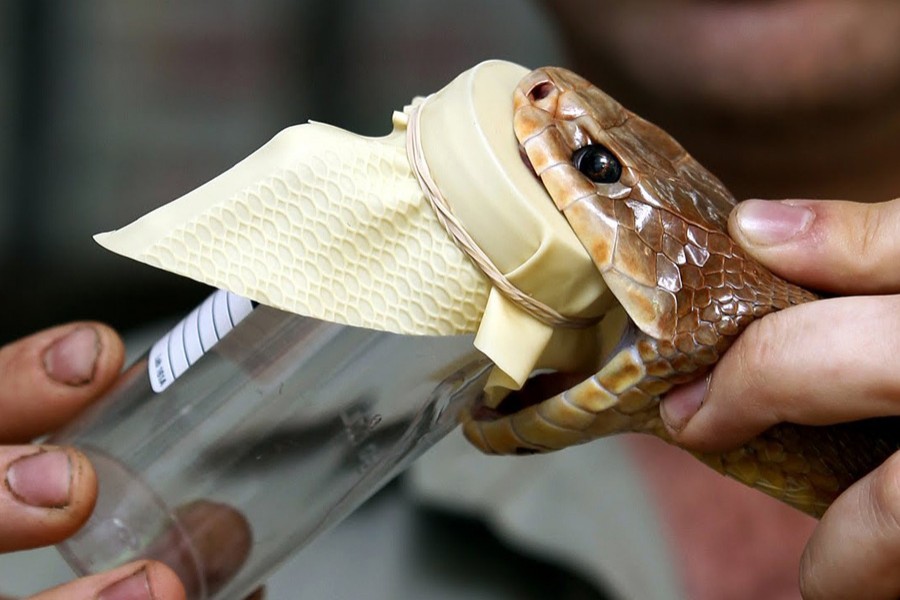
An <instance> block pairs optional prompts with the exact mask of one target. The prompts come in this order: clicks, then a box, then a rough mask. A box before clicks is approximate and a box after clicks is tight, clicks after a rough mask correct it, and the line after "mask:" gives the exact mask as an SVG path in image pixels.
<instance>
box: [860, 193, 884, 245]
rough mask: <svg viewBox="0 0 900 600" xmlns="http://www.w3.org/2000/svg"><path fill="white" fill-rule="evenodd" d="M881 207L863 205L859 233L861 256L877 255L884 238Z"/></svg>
mask: <svg viewBox="0 0 900 600" xmlns="http://www.w3.org/2000/svg"><path fill="white" fill-rule="evenodd" d="M880 208H881V207H879V206H876V205H866V204H863V205H861V210H862V215H861V220H862V223H861V227H859V228H858V229H857V230H856V231H857V236H858V237H857V244H856V245H857V248H858V250H859V253H860V255H861V256H872V255H873V254H875V255H877V254H876V253H877V252H878V250H879V248H880V246H881V243H882V241H883V238H882V224H883V222H884V220H883V218H882V211H881V210H880Z"/></svg>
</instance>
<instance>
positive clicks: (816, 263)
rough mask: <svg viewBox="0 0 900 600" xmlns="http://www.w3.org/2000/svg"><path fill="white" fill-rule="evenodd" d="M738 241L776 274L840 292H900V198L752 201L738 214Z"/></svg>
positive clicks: (733, 228) (733, 220)
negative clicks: (869, 201) (870, 201)
mask: <svg viewBox="0 0 900 600" xmlns="http://www.w3.org/2000/svg"><path fill="white" fill-rule="evenodd" d="M728 229H729V232H730V233H731V235H732V237H734V238H735V240H737V241H738V243H739V244H740V245H741V246H742V247H743V248H744V249H745V250H747V251H748V252H749V253H750V254H751V255H752V256H753V257H755V258H756V259H757V260H759V261H760V262H762V263H763V264H764V265H766V266H767V267H768V268H770V269H771V270H772V271H773V272H775V273H776V274H778V275H780V276H782V277H784V278H785V279H788V280H789V281H793V282H795V283H798V284H800V285H805V286H807V287H811V288H813V289H817V290H823V291H828V292H834V293H840V294H849V293H854V294H871V293H886V292H888V293H890V292H897V291H900V268H898V264H900V236H898V233H900V199H897V200H891V201H890V202H882V203H879V204H861V203H856V202H843V201H835V200H820V201H815V200H784V201H777V202H776V201H773V200H748V201H746V202H742V203H741V204H739V205H738V206H737V208H736V209H735V210H734V211H732V213H731V216H730V218H729V221H728Z"/></svg>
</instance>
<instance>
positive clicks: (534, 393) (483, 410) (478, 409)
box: [470, 371, 590, 421]
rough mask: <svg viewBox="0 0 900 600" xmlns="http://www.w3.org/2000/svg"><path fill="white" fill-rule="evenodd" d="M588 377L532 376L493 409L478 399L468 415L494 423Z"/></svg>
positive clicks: (557, 372)
mask: <svg viewBox="0 0 900 600" xmlns="http://www.w3.org/2000/svg"><path fill="white" fill-rule="evenodd" d="M589 375H590V374H589V373H581V374H578V373H563V372H561V371H552V372H549V373H547V372H545V373H538V374H535V375H532V376H531V377H530V378H529V379H528V381H526V382H525V385H524V386H522V389H520V390H515V391H512V392H510V393H509V394H507V395H506V397H504V398H503V400H501V401H500V404H498V405H497V406H496V407H494V408H492V407H490V406H488V405H487V404H485V402H484V397H482V398H479V399H478V400H477V401H476V402H475V404H474V405H473V406H472V408H471V411H470V415H471V417H472V419H473V420H475V421H496V420H497V419H502V418H503V417H508V416H510V415H514V414H516V413H517V412H521V411H523V410H525V409H526V408H528V407H530V406H537V405H538V404H540V403H541V402H543V401H544V400H546V399H547V398H552V397H553V396H555V395H557V394H561V393H562V392H564V391H566V390H567V389H569V388H571V387H572V386H573V385H575V384H577V383H578V382H579V381H583V380H584V379H585V378H586V377H587V376H589Z"/></svg>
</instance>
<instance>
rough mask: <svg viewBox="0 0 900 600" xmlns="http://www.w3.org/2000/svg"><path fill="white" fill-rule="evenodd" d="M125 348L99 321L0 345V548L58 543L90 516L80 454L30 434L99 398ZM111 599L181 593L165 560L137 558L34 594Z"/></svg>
mask: <svg viewBox="0 0 900 600" xmlns="http://www.w3.org/2000/svg"><path fill="white" fill-rule="evenodd" d="M123 356H124V350H123V346H122V342H121V340H120V339H119V336H118V335H117V334H116V333H115V332H114V331H112V330H111V329H109V328H108V327H106V326H103V325H100V324H98V323H72V324H69V325H64V326H61V327H55V328H53V329H48V330H46V331H42V332H40V333H36V334H34V335H32V336H29V337H27V338H24V339H22V340H19V341H17V342H14V343H10V344H7V345H5V346H3V347H0V415H2V419H0V444H3V445H0V552H11V551H14V550H23V549H26V548H34V547H37V546H45V545H49V544H54V543H57V542H59V541H62V540H63V539H65V538H66V537H68V536H70V535H71V534H73V533H74V532H75V531H76V530H77V529H78V528H79V527H80V526H81V525H82V524H83V523H84V522H85V521H86V520H87V518H88V517H89V516H90V513H91V510H92V509H93V507H94V503H95V501H96V499H97V479H96V475H95V473H94V470H93V468H92V467H91V465H90V462H89V461H88V460H87V458H86V457H85V456H84V455H83V454H81V453H79V452H77V451H76V450H73V449H67V448H55V447H52V446H47V445H40V446H36V445H29V444H28V441H29V440H31V439H33V438H35V437H36V436H39V435H42V434H45V433H47V432H49V431H52V430H54V429H56V428H58V427H60V426H61V425H63V424H64V423H65V422H66V421H68V420H70V419H71V418H73V417H74V416H75V415H76V414H78V413H79V412H80V411H81V410H82V409H83V408H84V407H85V406H87V405H88V404H89V403H90V402H91V401H93V400H95V399H97V398H99V397H100V396H101V395H102V394H103V392H104V391H106V390H107V389H108V388H109V386H110V385H112V384H113V382H114V381H115V380H116V378H117V377H118V375H119V371H120V369H121V367H122V360H123ZM29 463H30V465H29ZM104 594H105V595H104ZM115 594H119V595H118V596H116V595H115ZM117 597H124V598H130V599H134V600H139V599H140V598H147V599H148V600H149V599H151V598H152V599H153V600H183V599H184V597H185V595H184V589H183V587H182V585H181V583H180V582H179V581H178V578H177V577H176V576H175V574H174V573H173V572H172V571H171V570H169V569H168V568H167V567H165V566H164V565H162V564H160V563H156V562H152V561H139V562H134V563H130V564H127V565H124V566H122V567H119V568H117V569H114V570H112V571H109V572H106V573H101V574H98V575H94V576H91V577H84V578H81V579H78V580H76V581H72V582H70V583H68V584H65V585H62V586H59V587H56V588H54V589H52V590H47V591H45V592H42V593H40V594H38V595H36V596H34V598H35V600H57V599H58V600H80V599H84V600H94V599H96V598H110V600H115V598H117Z"/></svg>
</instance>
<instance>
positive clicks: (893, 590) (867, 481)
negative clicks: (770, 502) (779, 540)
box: [800, 454, 900, 600]
mask: <svg viewBox="0 0 900 600" xmlns="http://www.w3.org/2000/svg"><path fill="white" fill-rule="evenodd" d="M898 562H900V456H898V455H896V454H895V455H894V456H893V457H891V458H890V459H888V460H887V461H886V462H885V463H884V464H883V465H881V466H880V467H879V468H878V469H876V470H875V471H873V472H872V473H870V474H869V475H867V476H866V477H864V478H863V479H861V480H860V481H858V482H857V483H856V484H854V485H853V486H851V487H850V488H848V489H847V491H846V492H844V494H842V495H841V496H840V497H839V498H838V499H837V500H836V501H835V502H834V504H832V505H831V507H830V508H829V509H828V511H827V512H826V513H825V515H824V516H823V517H822V520H821V522H820V524H819V526H818V528H816V531H815V532H814V533H813V535H812V537H811V538H810V540H809V543H808V544H807V546H806V550H805V552H804V554H803V559H802V560H801V563H800V586H801V589H802V591H803V597H804V598H807V599H808V600H816V599H833V600H837V599H840V598H847V599H850V598H860V597H861V596H865V597H866V598H871V599H872V600H878V599H881V598H884V599H887V598H891V599H893V598H897V597H898V596H900V570H898V569H897V564H898ZM863 590H864V591H863Z"/></svg>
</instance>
